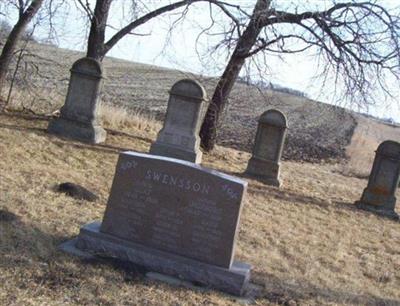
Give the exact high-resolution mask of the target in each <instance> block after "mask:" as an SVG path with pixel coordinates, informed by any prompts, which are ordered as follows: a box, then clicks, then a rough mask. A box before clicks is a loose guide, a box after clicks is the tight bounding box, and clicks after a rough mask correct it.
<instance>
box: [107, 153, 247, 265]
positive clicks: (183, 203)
mask: <svg viewBox="0 0 400 306" xmlns="http://www.w3.org/2000/svg"><path fill="white" fill-rule="evenodd" d="M246 186H247V183H246V182H244V181H242V180H240V179H237V178H234V177H231V176H228V175H225V174H222V173H219V172H217V171H214V170H210V169H206V168H203V167H201V166H198V165H195V164H193V163H190V162H186V161H181V160H177V159H172V158H167V157H161V156H153V155H148V154H140V153H133V152H126V153H122V154H120V158H119V161H118V164H117V169H116V173H115V177H114V182H113V185H112V189H111V193H110V198H109V200H108V204H107V209H106V212H105V215H104V219H103V223H102V226H101V231H102V232H103V233H106V234H109V235H113V236H116V237H118V238H122V239H124V240H127V241H131V242H135V243H140V244H142V245H144V246H147V247H151V248H155V249H159V250H162V251H167V252H171V253H173V254H178V255H182V256H185V257H188V258H192V259H195V260H198V261H201V262H205V263H208V264H212V265H217V266H220V267H225V268H230V266H231V264H232V261H233V256H234V246H235V238H236V235H237V231H238V223H239V218H240V212H241V208H242V203H243V196H244V193H245V190H246Z"/></svg>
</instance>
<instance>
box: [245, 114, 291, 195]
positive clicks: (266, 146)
mask: <svg viewBox="0 0 400 306" xmlns="http://www.w3.org/2000/svg"><path fill="white" fill-rule="evenodd" d="M286 130H287V120H286V117H285V115H284V114H283V113H281V112H280V111H278V110H275V109H270V110H267V111H266V112H264V113H263V114H262V115H261V116H260V119H259V120H258V127H257V133H256V139H255V143H254V147H253V155H252V157H251V158H250V160H249V162H248V164H247V169H246V173H248V174H251V175H254V176H257V177H259V178H260V179H261V180H262V181H263V182H265V183H266V184H269V185H273V186H277V187H279V186H280V185H281V181H280V180H279V168H280V159H281V156H282V150H283V145H284V142H285V136H286Z"/></svg>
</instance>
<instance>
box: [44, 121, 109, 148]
mask: <svg viewBox="0 0 400 306" xmlns="http://www.w3.org/2000/svg"><path fill="white" fill-rule="evenodd" d="M47 131H48V132H49V133H50V134H55V135H59V136H64V137H67V138H71V139H76V140H80V141H84V142H89V143H100V142H104V141H105V140H106V135H107V132H106V131H105V130H104V129H103V128H102V127H101V126H100V125H94V124H92V123H90V122H88V123H83V122H79V121H75V120H70V119H67V118H63V117H59V118H56V119H53V120H51V121H50V123H49V126H48V128H47Z"/></svg>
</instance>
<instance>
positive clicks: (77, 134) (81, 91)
mask: <svg viewBox="0 0 400 306" xmlns="http://www.w3.org/2000/svg"><path fill="white" fill-rule="evenodd" d="M70 71H71V77H70V82H69V86H68V93H67V98H66V100H65V104H64V106H63V107H62V108H61V110H60V117H59V118H55V119H53V120H52V121H50V123H49V126H48V128H47V131H48V132H49V133H51V134H56V135H59V136H64V137H68V138H72V139H76V140H80V141H85V142H90V143H99V142H103V141H105V139H106V131H105V130H104V129H103V128H102V127H101V125H100V124H99V122H98V119H97V111H96V110H97V101H98V97H99V94H100V90H101V86H102V69H101V65H100V63H99V62H98V61H96V60H95V59H92V58H88V57H84V58H81V59H79V60H77V61H76V62H75V63H74V64H73V65H72V68H71V70H70Z"/></svg>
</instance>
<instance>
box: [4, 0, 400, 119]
mask: <svg viewBox="0 0 400 306" xmlns="http://www.w3.org/2000/svg"><path fill="white" fill-rule="evenodd" d="M68 1H70V9H69V10H68V11H64V15H65V16H63V17H64V18H58V19H57V20H56V22H55V25H56V29H57V33H58V39H59V41H58V42H59V46H60V47H62V48H69V49H75V50H84V49H85V47H86V46H85V39H84V38H85V31H86V30H85V24H84V21H83V19H82V18H81V16H82V13H80V12H79V11H78V10H77V9H76V7H75V6H74V5H73V4H72V3H73V1H72V0H68ZM89 2H91V3H94V2H95V1H94V0H90V1H89ZM143 2H145V3H146V5H148V6H149V7H153V6H154V5H155V6H157V7H159V6H161V5H165V4H168V3H169V2H171V1H168V0H148V1H143ZM228 2H230V3H235V4H240V5H242V6H243V7H247V8H249V9H251V8H252V5H253V4H254V3H255V0H236V1H234V0H232V1H228ZM121 3H124V4H127V3H128V0H115V5H114V6H113V7H112V11H111V12H110V17H109V23H110V24H111V25H112V26H113V27H115V28H119V27H121V25H125V24H126V22H127V20H126V19H125V20H123V18H122V16H121V11H122V10H121V6H122V5H121ZM276 3H277V4H278V5H280V7H281V8H282V7H285V8H286V9H293V8H294V7H295V6H294V5H293V3H299V1H291V0H277V1H276ZM300 3H301V5H303V6H305V7H308V8H310V7H315V8H319V9H324V8H325V7H326V5H329V3H331V1H329V0H303V1H301V2H300ZM378 3H379V4H382V5H385V6H387V7H391V8H394V7H395V6H398V5H399V4H400V1H399V0H380V1H378ZM93 7H94V5H93ZM208 12H209V11H208V6H207V5H205V4H196V5H194V6H192V8H191V9H190V10H189V13H188V15H187V18H186V21H185V22H184V23H182V24H179V25H178V26H176V27H175V28H174V31H173V32H172V35H171V36H168V29H169V25H170V24H171V20H174V19H175V18H176V16H172V17H162V18H156V19H154V20H152V21H151V22H148V23H146V24H145V25H143V26H141V27H140V28H138V29H137V30H136V31H135V32H136V33H140V34H144V36H138V35H129V36H126V37H125V38H123V39H122V40H121V41H120V42H119V43H118V44H117V45H116V46H115V47H114V48H113V49H112V50H111V51H110V52H109V53H108V56H113V57H117V58H122V59H126V60H130V61H135V62H141V63H148V64H154V65H159V66H164V67H169V68H175V69H179V70H183V71H190V72H194V73H199V74H203V75H209V76H219V75H220V74H221V73H222V71H223V68H224V65H225V63H226V55H222V56H220V57H219V58H217V59H216V60H215V61H214V60H211V58H210V57H205V58H203V60H202V61H201V60H199V56H198V54H197V53H196V52H195V45H196V37H197V35H198V33H199V27H198V26H196V24H198V25H200V26H202V27H204V26H207V25H209V24H210V21H209V14H208ZM9 16H13V15H11V14H10V15H9ZM125 16H129V12H128V11H126V10H125ZM113 32H115V31H113V29H112V28H109V29H108V32H107V36H108V37H109V36H110V35H112V34H113ZM45 33H46V30H44V29H38V31H37V32H36V36H38V37H39V38H43V37H44V36H45ZM167 38H169V44H168V46H167V47H165V44H166V41H167ZM203 38H205V37H203ZM208 39H209V40H210V41H208V42H207V41H205V40H204V39H203V40H202V41H201V43H200V44H198V45H197V46H198V50H199V53H200V54H205V51H206V48H205V47H204V46H205V45H207V44H210V43H212V42H216V41H218V40H217V37H216V38H214V40H213V39H212V38H210V37H208ZM268 62H269V66H270V70H269V73H268V75H266V76H265V79H267V80H269V81H271V82H272V83H277V84H280V85H283V86H285V87H290V88H294V89H298V90H301V91H303V92H306V93H307V94H308V95H309V96H310V97H311V98H314V99H317V100H320V101H323V102H328V103H331V102H332V101H335V99H334V98H333V97H332V96H331V94H330V93H329V92H327V91H326V90H325V91H324V92H321V88H320V87H321V84H319V82H318V80H313V79H312V77H313V76H315V73H316V70H315V58H313V57H311V56H309V55H307V54H303V55H299V54H296V55H292V56H290V55H289V56H285V57H284V62H282V61H281V60H279V59H277V58H275V57H270V58H269V59H268ZM398 85H399V84H395V85H393V93H394V95H395V96H396V97H399V96H400V94H399V86H398ZM397 101H398V98H394V99H392V100H388V101H387V102H386V103H382V104H381V105H378V106H377V107H373V108H370V109H369V113H370V114H373V115H375V116H379V117H383V118H389V117H391V118H394V119H395V120H396V121H398V122H400V106H399V103H398V102H397ZM363 111H364V112H365V110H363Z"/></svg>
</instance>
